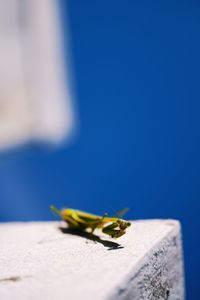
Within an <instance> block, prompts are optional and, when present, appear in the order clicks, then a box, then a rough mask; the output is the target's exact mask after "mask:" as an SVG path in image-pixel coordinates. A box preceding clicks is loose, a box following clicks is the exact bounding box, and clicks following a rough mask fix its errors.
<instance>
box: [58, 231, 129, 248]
mask: <svg viewBox="0 0 200 300" xmlns="http://www.w3.org/2000/svg"><path fill="white" fill-rule="evenodd" d="M59 230H60V231H61V232H62V233H64V234H72V235H77V236H80V237H83V238H86V239H87V240H91V241H94V242H97V243H100V244H102V245H103V246H104V247H107V248H108V249H107V250H118V249H123V248H124V247H123V246H121V245H120V244H118V243H116V242H112V241H108V240H102V239H101V238H100V237H99V236H97V235H95V234H91V233H89V232H86V231H81V230H77V229H72V228H68V227H59Z"/></svg>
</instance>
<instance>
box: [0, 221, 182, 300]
mask: <svg viewBox="0 0 200 300" xmlns="http://www.w3.org/2000/svg"><path fill="white" fill-rule="evenodd" d="M59 225H60V223H57V222H30V223H7V224H6V223H5V224H1V225H0V299H2V300H13V299H15V300H27V299H28V300H39V299H48V300H55V299H59V300H62V299H63V300H66V299H73V300H78V299H84V300H90V299H91V300H114V299H120V300H121V299H126V300H129V299H138V300H140V299H148V300H149V299H150V300H156V299H169V300H178V299H180V300H181V299H184V279H183V264H182V249H181V238H180V225H179V223H178V222H177V221H174V220H150V221H149V220H148V221H136V222H133V225H132V226H131V227H130V228H128V230H127V234H126V235H124V236H123V237H121V238H119V239H117V240H113V239H110V238H108V237H107V236H105V235H103V234H100V233H99V232H97V233H96V234H100V236H101V239H102V240H100V239H98V237H97V238H96V241H94V240H89V239H87V238H86V237H84V236H77V235H74V234H72V233H63V232H61V231H60V230H59V229H58V227H59ZM115 243H118V244H120V246H119V245H116V244H115Z"/></svg>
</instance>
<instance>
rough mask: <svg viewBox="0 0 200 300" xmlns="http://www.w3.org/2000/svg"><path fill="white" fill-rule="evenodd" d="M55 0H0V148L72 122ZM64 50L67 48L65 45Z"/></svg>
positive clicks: (59, 132)
mask: <svg viewBox="0 0 200 300" xmlns="http://www.w3.org/2000/svg"><path fill="white" fill-rule="evenodd" d="M62 48H63V46H62V34H61V28H60V20H59V14H58V1H56V0H42V1H41V0H34V1H33V0H26V1H22V0H21V1H19V0H6V1H5V0H0V65H1V68H0V149H2V148H7V147H10V146H13V145H16V144H20V143H23V142H27V141H30V140H40V141H47V142H48V141H49V142H53V143H54V142H55V143H57V142H60V141H62V140H63V139H65V138H66V137H68V136H69V135H70V134H71V132H72V130H73V127H74V113H73V105H72V104H73V103H72V99H71V98H72V97H71V93H70V88H71V87H70V84H69V76H70V74H69V73H70V72H69V66H68V68H67V66H66V65H65V64H64V59H63V53H62V51H63V49H62ZM65 51H66V49H65Z"/></svg>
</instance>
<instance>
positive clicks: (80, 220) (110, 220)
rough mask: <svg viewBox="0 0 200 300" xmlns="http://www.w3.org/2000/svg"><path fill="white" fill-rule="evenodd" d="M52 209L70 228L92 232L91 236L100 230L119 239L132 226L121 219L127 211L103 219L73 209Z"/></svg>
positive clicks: (52, 207) (105, 215)
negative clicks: (96, 230)
mask: <svg viewBox="0 0 200 300" xmlns="http://www.w3.org/2000/svg"><path fill="white" fill-rule="evenodd" d="M50 208H51V210H52V211H53V212H56V213H57V214H58V215H59V216H60V217H61V218H62V219H63V220H64V221H65V222H66V223H67V224H68V226H69V228H71V229H77V230H81V231H87V230H90V232H91V234H93V232H94V230H95V229H96V228H98V229H101V230H102V232H103V233H105V234H107V235H109V236H111V237H112V238H119V237H120V236H122V235H124V234H125V233H126V228H127V227H129V226H131V223H130V222H128V221H125V220H123V219H120V218H119V216H121V215H124V214H125V213H126V212H127V209H124V210H122V211H120V212H119V213H118V214H117V216H116V217H108V215H107V214H104V215H103V216H102V217H101V216H98V215H93V214H90V213H87V212H84V211H81V210H75V209H71V208H64V209H62V210H59V209H57V208H56V207H55V206H51V207H50Z"/></svg>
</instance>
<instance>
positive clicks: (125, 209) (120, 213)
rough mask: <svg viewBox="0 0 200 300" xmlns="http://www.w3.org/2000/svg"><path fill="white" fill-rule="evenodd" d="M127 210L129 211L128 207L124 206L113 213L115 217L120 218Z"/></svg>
mask: <svg viewBox="0 0 200 300" xmlns="http://www.w3.org/2000/svg"><path fill="white" fill-rule="evenodd" d="M128 211H129V208H127V207H125V208H123V209H122V210H120V211H118V212H117V213H116V214H115V217H116V218H119V219H120V218H122V217H123V216H124V215H125V214H126V213H127V212H128Z"/></svg>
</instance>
